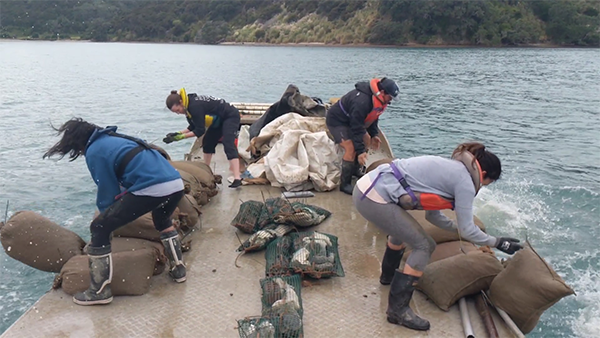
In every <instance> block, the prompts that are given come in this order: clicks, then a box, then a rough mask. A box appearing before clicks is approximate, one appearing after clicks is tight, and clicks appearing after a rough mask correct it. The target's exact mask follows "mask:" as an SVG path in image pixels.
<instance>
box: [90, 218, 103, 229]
mask: <svg viewBox="0 0 600 338" xmlns="http://www.w3.org/2000/svg"><path fill="white" fill-rule="evenodd" d="M103 228H104V227H103V226H102V220H101V219H100V218H99V217H98V218H96V219H94V220H93V221H92V223H91V224H90V232H91V233H95V232H98V231H102V229H103Z"/></svg>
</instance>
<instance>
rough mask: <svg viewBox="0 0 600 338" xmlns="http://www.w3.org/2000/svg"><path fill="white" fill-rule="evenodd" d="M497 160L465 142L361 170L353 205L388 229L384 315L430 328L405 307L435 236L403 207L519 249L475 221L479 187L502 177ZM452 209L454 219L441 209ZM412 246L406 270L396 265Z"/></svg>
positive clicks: (474, 238) (471, 237) (469, 236)
mask: <svg viewBox="0 0 600 338" xmlns="http://www.w3.org/2000/svg"><path fill="white" fill-rule="evenodd" d="M501 173H502V167H501V164H500V159H498V157H497V156H496V155H494V154H493V153H491V152H490V151H488V150H486V149H485V146H484V145H483V144H481V143H475V142H473V143H463V144H461V145H459V146H458V147H457V148H456V149H455V150H454V152H453V153H452V158H451V159H449V158H444V157H440V156H419V157H412V158H405V159H396V160H394V161H392V162H391V163H389V164H382V165H380V166H379V167H377V168H376V169H375V170H373V171H371V172H370V173H368V174H366V175H364V176H363V177H362V178H361V179H360V180H358V182H357V183H356V186H355V187H354V191H353V194H352V196H353V201H354V205H355V206H356V209H357V210H358V211H359V212H360V213H361V215H362V216H363V217H364V218H366V219H367V220H368V221H370V222H371V223H373V224H375V225H376V226H377V227H379V228H380V229H381V230H382V231H384V232H385V233H387V234H389V237H388V241H387V247H386V250H385V254H384V256H383V260H382V263H381V277H380V279H379V281H380V283H381V284H384V285H387V284H391V286H390V294H389V299H388V310H387V319H388V321H389V322H390V323H394V324H398V325H404V326H406V327H409V328H411V329H415V330H429V322H428V321H427V320H425V319H423V318H421V317H419V316H417V315H416V314H415V313H413V311H412V310H411V308H410V307H409V304H410V299H411V298H412V294H413V291H414V289H415V285H416V284H417V282H418V280H419V278H420V277H421V276H422V275H423V270H424V269H425V266H426V265H427V263H428V262H429V258H430V257H431V253H432V252H433V250H434V249H435V245H436V243H435V241H434V240H433V239H432V238H431V236H429V235H428V234H427V233H426V232H425V231H424V230H423V228H422V227H421V225H419V223H418V222H417V221H416V220H415V219H414V218H413V217H412V216H411V215H410V214H409V213H408V212H406V210H413V209H421V210H427V211H426V219H427V220H428V221H429V222H431V223H432V224H434V225H436V226H438V227H440V228H442V229H445V230H449V231H458V232H459V234H460V235H461V237H462V238H464V239H466V240H468V241H471V242H473V243H475V244H479V245H489V246H492V247H495V248H497V249H498V250H501V251H503V252H505V253H508V254H511V255H512V254H514V253H515V252H516V251H518V250H520V249H521V245H519V244H518V243H519V240H518V239H514V238H510V237H499V238H496V237H493V236H490V235H488V234H486V233H485V232H483V231H481V229H479V227H477V226H476V225H475V223H474V222H473V201H474V200H475V196H476V195H477V192H478V191H479V189H480V188H481V187H482V186H485V185H489V184H491V183H493V182H495V181H496V180H498V179H499V178H500V174H501ZM443 209H454V210H455V212H456V222H454V221H452V220H450V219H449V218H448V217H446V216H445V215H444V214H443V213H442V212H441V211H440V210H443ZM407 245H408V246H409V247H411V248H412V252H411V254H410V256H409V257H408V259H407V261H406V264H405V265H404V269H403V270H402V271H399V270H397V269H398V267H399V266H400V260H401V259H402V255H403V254H404V248H405V246H407Z"/></svg>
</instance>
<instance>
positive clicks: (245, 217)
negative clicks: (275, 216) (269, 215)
mask: <svg viewBox="0 0 600 338" xmlns="http://www.w3.org/2000/svg"><path fill="white" fill-rule="evenodd" d="M264 207H265V205H264V203H262V202H258V201H246V202H243V203H242V204H240V210H239V211H238V213H237V215H236V216H235V217H234V218H233V220H232V221H231V225H232V226H234V227H236V228H238V229H240V231H242V232H245V233H247V234H251V233H253V232H254V229H255V228H256V224H257V223H258V220H259V218H260V216H261V214H262V212H263V209H264Z"/></svg>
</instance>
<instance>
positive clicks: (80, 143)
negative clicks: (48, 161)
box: [42, 117, 101, 162]
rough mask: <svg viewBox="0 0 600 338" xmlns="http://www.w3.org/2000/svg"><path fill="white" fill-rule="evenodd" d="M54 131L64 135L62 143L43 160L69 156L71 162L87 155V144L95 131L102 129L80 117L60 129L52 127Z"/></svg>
mask: <svg viewBox="0 0 600 338" xmlns="http://www.w3.org/2000/svg"><path fill="white" fill-rule="evenodd" d="M52 129H54V130H56V131H57V132H58V135H60V134H63V136H62V138H61V139H60V141H58V142H57V143H56V144H55V145H53V146H52V148H50V149H49V150H48V151H47V152H46V153H45V154H44V156H43V157H42V158H44V159H45V158H46V157H51V156H53V155H60V158H59V160H60V159H62V158H63V157H65V155H67V154H69V162H71V161H75V160H76V159H77V158H78V157H79V155H83V154H84V153H85V148H86V146H87V142H88V140H89V139H90V137H91V136H92V134H93V133H94V131H96V130H98V129H101V128H100V127H98V126H97V125H95V124H92V123H89V122H86V121H84V120H83V119H82V118H80V117H74V118H72V119H70V120H69V121H67V122H65V123H64V124H63V125H62V126H60V127H59V128H56V127H54V126H52Z"/></svg>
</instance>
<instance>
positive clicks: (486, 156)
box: [452, 142, 502, 181]
mask: <svg viewBox="0 0 600 338" xmlns="http://www.w3.org/2000/svg"><path fill="white" fill-rule="evenodd" d="M463 151H468V152H470V153H471V154H473V155H474V156H475V158H476V159H477V161H478V162H479V165H480V166H481V170H482V171H485V172H486V174H485V177H484V178H486V177H487V178H490V179H492V180H494V181H495V180H497V179H499V178H500V175H501V174H502V165H501V164H500V159H499V158H498V156H496V155H494V153H492V152H491V151H488V150H485V146H484V145H483V144H481V143H478V142H468V143H463V144H459V145H458V147H456V149H454V152H453V153H452V156H454V155H456V154H459V153H462V152H463Z"/></svg>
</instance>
